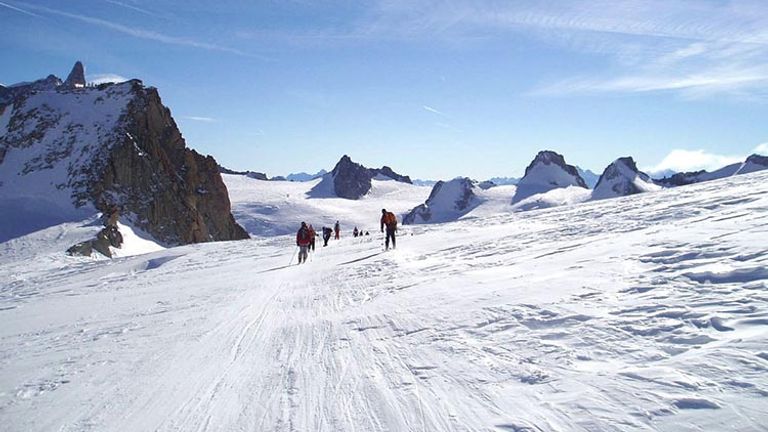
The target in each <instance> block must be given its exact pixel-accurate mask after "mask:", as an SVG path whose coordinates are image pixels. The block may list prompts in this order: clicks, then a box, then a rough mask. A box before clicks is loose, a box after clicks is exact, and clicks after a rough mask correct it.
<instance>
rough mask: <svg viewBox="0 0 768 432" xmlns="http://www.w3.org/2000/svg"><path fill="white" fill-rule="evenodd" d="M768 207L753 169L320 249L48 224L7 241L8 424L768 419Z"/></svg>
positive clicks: (684, 428) (157, 426) (566, 424)
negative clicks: (119, 248)
mask: <svg viewBox="0 0 768 432" xmlns="http://www.w3.org/2000/svg"><path fill="white" fill-rule="evenodd" d="M225 178H226V179H227V180H226V181H227V183H228V184H230V185H231V183H230V180H232V181H234V182H235V183H242V184H245V183H248V182H253V183H262V184H264V185H268V186H270V187H283V186H286V187H287V186H302V184H301V183H291V182H264V181H259V180H253V179H249V178H247V177H244V176H225ZM373 184H374V187H377V185H386V186H393V185H394V186H398V187H404V188H407V187H415V186H412V185H407V184H405V183H400V182H392V181H386V182H381V183H379V182H378V181H374V183H373ZM303 186H304V187H305V188H306V187H307V186H309V185H307V184H303ZM504 188H514V187H513V186H499V187H496V188H491V189H489V190H488V191H486V192H488V193H491V192H493V193H497V192H498V191H499V190H501V191H504ZM260 190H261V191H262V192H263V193H267V192H268V191H270V189H268V188H267V187H264V188H263V189H260ZM304 190H305V191H306V189H304ZM510 190H511V189H507V190H506V192H505V193H509V191H510ZM494 191H495V192H494ZM240 192H242V191H241V190H238V189H237V188H231V193H232V194H233V201H237V202H245V201H246V200H245V199H243V200H242V201H241V200H240V198H237V197H236V196H237V195H238V194H239V193H240ZM282 192H285V190H283V191H282ZM425 192H426V193H428V192H429V190H428V189H425ZM275 194H277V192H275ZM283 196H284V197H285V193H283ZM421 200H422V201H423V200H424V197H422V198H421ZM251 201H253V202H258V200H256V199H253V200H251ZM305 201H309V202H328V201H334V202H338V203H341V202H344V203H345V204H346V205H352V204H366V205H370V206H371V213H372V215H371V218H372V219H373V220H374V222H373V223H374V224H378V214H379V211H377V210H378V207H379V206H378V205H376V204H375V203H376V200H372V199H366V198H364V199H362V200H360V201H350V200H342V199H329V200H305ZM508 203H509V201H508V200H507V205H509V204H508ZM390 204H391V203H386V207H387V208H389V207H390ZM487 205H488V204H487V203H486V204H484V205H482V206H479V207H478V208H476V209H475V210H473V212H472V214H474V215H477V214H478V212H480V211H487V209H488V207H487ZM374 206H375V207H374ZM236 207H237V205H236ZM239 208H240V210H242V211H247V208H246V207H245V205H242V206H240V207H239ZM766 209H768V172H758V173H753V174H749V175H739V176H733V177H728V178H725V179H721V180H716V181H711V182H705V183H700V184H695V185H690V186H686V187H680V188H670V189H664V190H661V191H659V192H656V193H644V194H638V195H633V196H631V197H627V198H624V199H613V200H600V201H590V202H587V203H583V204H579V205H574V206H570V207H561V208H557V209H543V210H539V211H535V212H523V213H511V212H503V211H502V212H495V213H488V214H486V215H485V216H484V217H475V218H468V219H462V220H459V221H457V222H452V223H450V224H437V225H417V226H404V227H402V230H401V232H400V233H399V235H400V237H399V239H398V248H397V250H395V251H389V252H383V251H382V247H381V237H380V235H379V234H378V233H377V232H376V233H374V232H373V231H372V233H374V234H373V235H371V236H366V237H362V238H360V237H358V238H350V237H349V236H346V235H344V236H343V237H342V239H341V240H339V241H334V242H332V243H331V244H330V245H329V247H326V248H323V247H319V248H318V250H317V251H316V252H315V253H314V254H313V255H312V257H311V258H310V261H309V262H308V263H307V264H304V265H302V266H296V265H295V262H296V261H295V257H293V254H294V251H295V243H294V239H293V236H292V235H288V236H282V237H273V238H266V239H264V238H262V239H256V240H250V241H241V242H223V243H205V244H196V245H188V246H182V247H176V248H170V249H166V250H163V251H159V252H154V253H152V254H148V255H142V256H135V257H127V258H121V259H116V260H112V261H106V260H104V261H97V260H92V259H85V258H76V257H67V256H65V255H64V254H62V253H61V252H59V251H60V250H61V249H60V247H59V246H60V245H61V242H62V240H61V237H64V238H65V244H69V243H70V242H71V238H67V237H68V236H71V235H72V234H71V231H70V230H71V229H73V227H72V226H71V225H66V224H65V225H61V226H59V227H51V228H49V229H46V230H43V231H40V232H36V233H34V234H30V235H27V236H24V237H20V238H17V239H14V240H10V241H8V242H5V243H2V244H0V280H2V281H3V284H2V289H0V314H1V315H2V323H3V325H2V326H0V342H2V343H0V419H1V420H2V421H0V429H2V430H7V431H25V432H38V431H51V430H57V431H84V430H93V431H96V430H98V431H105V432H110V431H145V430H146V431H165V430H183V431H188V430H206V429H216V430H260V431H261V430H264V431H287V430H301V431H330V430H333V431H362V430H365V431H406V430H419V431H451V430H472V431H491V430H499V431H619V430H621V431H681V432H692V431H721V430H738V431H742V432H753V431H754V432H757V431H763V430H764V429H765V425H766V424H768V411H767V410H766V409H765V405H766V394H767V393H768V349H767V348H766V347H768V325H766V324H767V323H768V303H767V302H766V300H765V292H766V286H767V285H766V284H768V270H766V269H767V268H768V254H767V253H766V250H765V249H766V246H765V245H766V244H768V231H766V229H765V227H766V225H768V211H767V210H766ZM264 210H265V209H263V208H253V209H252V211H253V212H254V213H255V214H261V213H259V212H263V211H264ZM345 232H346V231H345ZM291 234H292V233H291ZM51 250H57V252H51ZM289 264H294V265H289Z"/></svg>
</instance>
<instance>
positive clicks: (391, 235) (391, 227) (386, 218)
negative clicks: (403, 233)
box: [381, 209, 397, 250]
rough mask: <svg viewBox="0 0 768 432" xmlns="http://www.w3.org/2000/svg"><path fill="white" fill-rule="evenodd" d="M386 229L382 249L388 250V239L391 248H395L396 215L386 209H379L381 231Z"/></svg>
mask: <svg viewBox="0 0 768 432" xmlns="http://www.w3.org/2000/svg"><path fill="white" fill-rule="evenodd" d="M385 227H386V229H387V238H386V240H385V243H384V245H385V246H384V249H385V250H389V239H392V249H394V248H395V232H396V231H397V217H395V214H394V213H392V212H388V211H387V209H381V232H384V228H385Z"/></svg>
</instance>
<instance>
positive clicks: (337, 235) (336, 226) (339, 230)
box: [333, 221, 341, 240]
mask: <svg viewBox="0 0 768 432" xmlns="http://www.w3.org/2000/svg"><path fill="white" fill-rule="evenodd" d="M333 231H334V232H335V233H336V240H338V239H339V233H341V225H339V221H336V225H334V226H333Z"/></svg>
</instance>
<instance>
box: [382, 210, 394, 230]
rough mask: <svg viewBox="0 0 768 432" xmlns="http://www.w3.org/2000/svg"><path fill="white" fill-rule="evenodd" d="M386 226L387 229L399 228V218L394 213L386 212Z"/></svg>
mask: <svg viewBox="0 0 768 432" xmlns="http://www.w3.org/2000/svg"><path fill="white" fill-rule="evenodd" d="M384 225H386V226H387V228H397V218H396V217H395V214H394V213H392V212H386V213H385V214H384Z"/></svg>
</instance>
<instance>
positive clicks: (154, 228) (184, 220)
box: [91, 81, 248, 244]
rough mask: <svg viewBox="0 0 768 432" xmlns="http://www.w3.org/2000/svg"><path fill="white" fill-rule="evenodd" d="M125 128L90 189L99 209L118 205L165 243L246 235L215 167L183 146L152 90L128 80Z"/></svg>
mask: <svg viewBox="0 0 768 432" xmlns="http://www.w3.org/2000/svg"><path fill="white" fill-rule="evenodd" d="M133 86H134V88H133V93H134V98H133V100H132V102H131V103H130V105H129V107H128V112H127V113H126V115H125V124H124V128H125V131H126V132H127V133H126V135H125V137H124V138H123V139H122V141H121V142H120V143H119V144H117V145H116V146H114V147H113V148H112V151H111V152H110V154H109V156H108V158H107V163H106V166H105V167H104V169H103V171H102V172H101V175H100V176H99V177H98V180H97V181H96V182H95V184H94V185H93V188H91V191H92V193H91V198H92V199H93V201H94V202H95V203H96V204H97V207H98V208H102V207H103V206H112V205H118V206H119V207H121V208H122V209H123V210H124V211H130V212H131V213H133V214H135V215H136V220H135V221H134V223H136V224H137V226H138V227H139V228H141V229H143V230H145V231H147V232H148V233H150V234H151V235H153V236H154V237H155V238H157V239H159V240H161V241H163V242H166V243H179V244H187V243H199V242H207V241H214V240H240V239H246V238H248V234H247V233H246V232H245V230H244V229H243V228H242V227H241V226H240V225H238V224H237V223H236V222H235V219H234V217H233V216H232V213H231V204H230V201H229V195H228V193H227V188H226V186H225V185H224V182H223V181H222V179H221V175H220V174H219V165H218V164H217V163H216V161H215V160H214V159H213V157H211V156H202V155H200V154H198V153H197V152H196V151H194V150H190V149H188V148H187V147H186V143H185V141H184V138H183V137H182V136H181V132H179V129H178V127H177V126H176V122H175V121H174V120H173V117H172V116H171V111H170V110H169V109H168V108H166V107H165V106H164V105H163V104H162V101H161V100H160V96H159V94H158V93H157V90H156V89H155V88H151V87H149V88H146V87H144V86H142V85H141V84H140V82H137V81H134V83H133Z"/></svg>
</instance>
